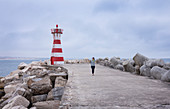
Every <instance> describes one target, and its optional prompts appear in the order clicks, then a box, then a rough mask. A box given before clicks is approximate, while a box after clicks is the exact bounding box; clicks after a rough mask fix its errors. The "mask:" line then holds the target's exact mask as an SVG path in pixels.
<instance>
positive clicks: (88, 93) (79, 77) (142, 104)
mask: <svg viewBox="0 0 170 109" xmlns="http://www.w3.org/2000/svg"><path fill="white" fill-rule="evenodd" d="M64 67H66V68H67V69H68V70H69V79H68V83H67V85H66V89H65V92H64V96H63V104H64V105H67V106H69V109H170V83H164V82H161V81H160V80H154V79H149V78H147V77H144V76H137V75H133V74H131V73H129V72H122V71H119V70H115V69H112V68H108V67H105V66H101V65H96V69H95V76H92V74H91V68H90V64H66V65H64Z"/></svg>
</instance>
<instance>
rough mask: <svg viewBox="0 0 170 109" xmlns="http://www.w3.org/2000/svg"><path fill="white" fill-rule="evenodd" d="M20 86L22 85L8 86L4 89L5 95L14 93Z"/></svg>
mask: <svg viewBox="0 0 170 109" xmlns="http://www.w3.org/2000/svg"><path fill="white" fill-rule="evenodd" d="M20 85H21V83H18V84H15V85H14V84H10V85H7V86H5V87H4V91H5V93H12V92H13V91H15V89H16V88H17V87H18V86H20Z"/></svg>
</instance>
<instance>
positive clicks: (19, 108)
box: [11, 105, 28, 109]
mask: <svg viewBox="0 0 170 109" xmlns="http://www.w3.org/2000/svg"><path fill="white" fill-rule="evenodd" d="M11 109H28V108H26V107H24V106H23V105H19V106H14V107H12V108H11Z"/></svg>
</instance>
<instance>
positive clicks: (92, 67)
mask: <svg viewBox="0 0 170 109" xmlns="http://www.w3.org/2000/svg"><path fill="white" fill-rule="evenodd" d="M91 69H92V74H94V69H95V66H91Z"/></svg>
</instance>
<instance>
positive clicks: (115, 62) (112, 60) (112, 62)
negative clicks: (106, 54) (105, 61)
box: [110, 57, 122, 67]
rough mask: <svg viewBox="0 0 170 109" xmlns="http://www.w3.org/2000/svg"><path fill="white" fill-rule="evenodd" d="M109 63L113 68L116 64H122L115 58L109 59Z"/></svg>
mask: <svg viewBox="0 0 170 109" xmlns="http://www.w3.org/2000/svg"><path fill="white" fill-rule="evenodd" d="M110 62H111V64H112V66H113V67H115V66H116V65H118V64H122V62H121V61H120V60H119V59H117V58H116V57H113V58H111V59H110Z"/></svg>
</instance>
